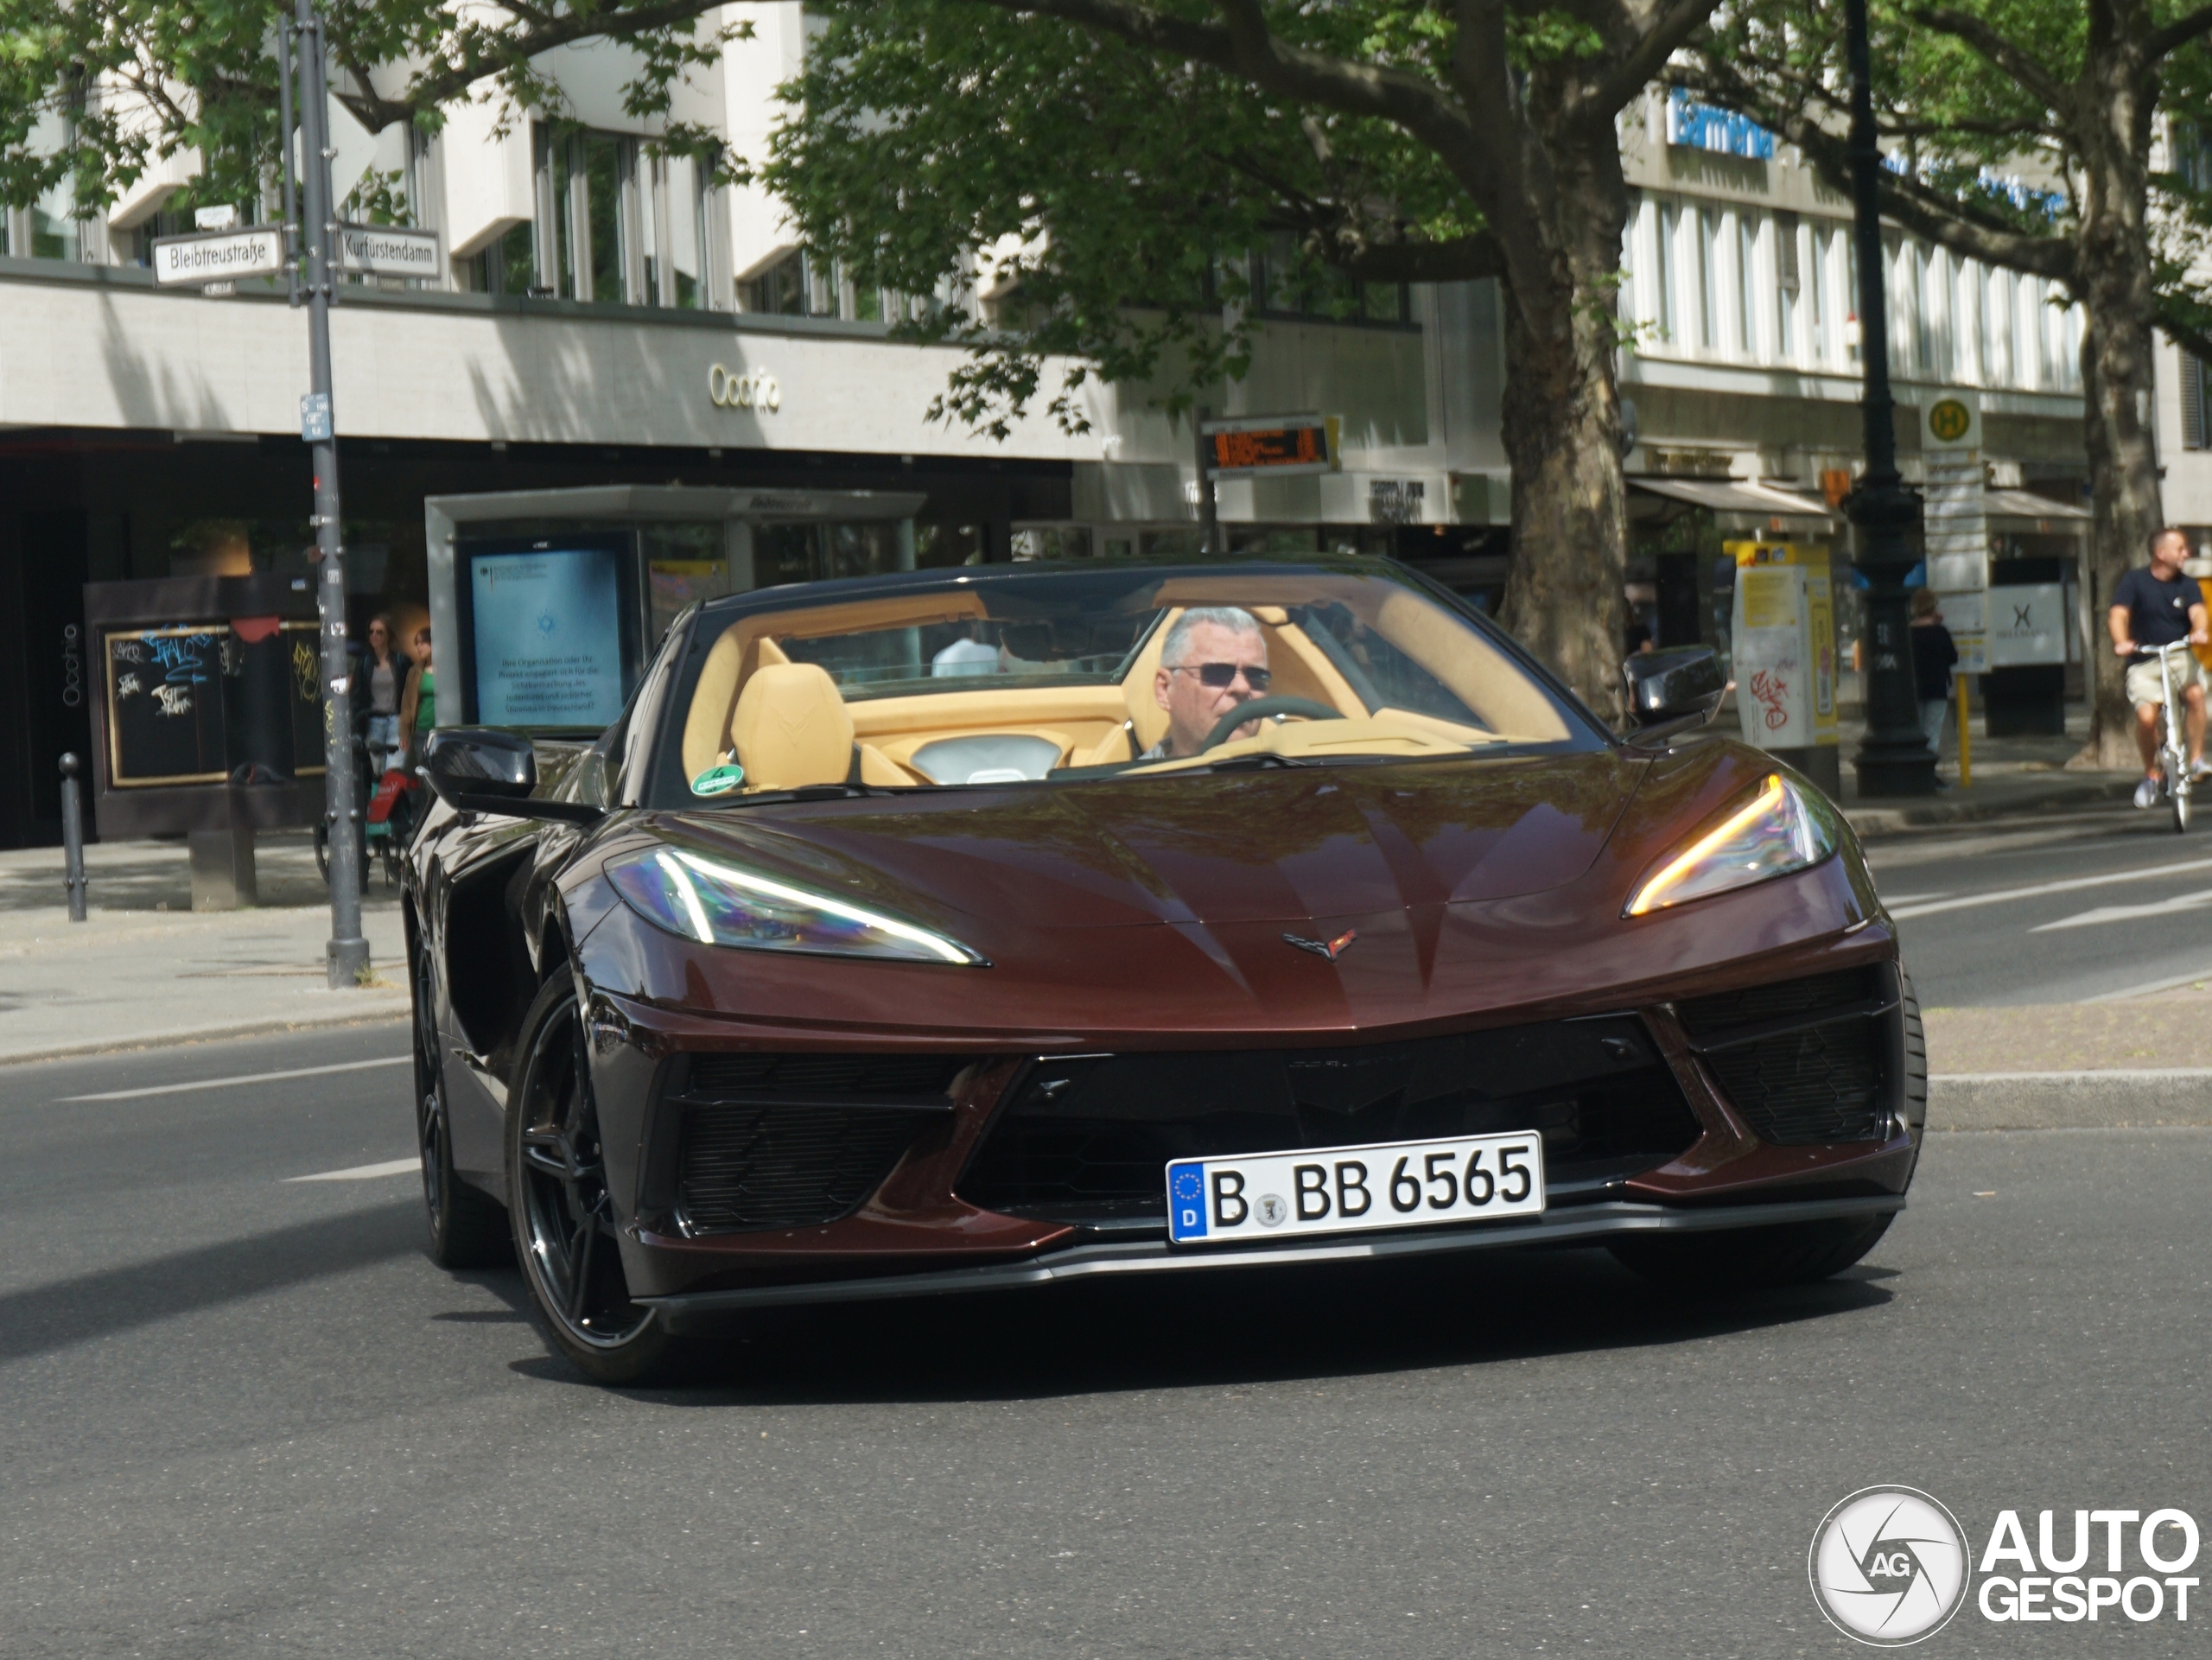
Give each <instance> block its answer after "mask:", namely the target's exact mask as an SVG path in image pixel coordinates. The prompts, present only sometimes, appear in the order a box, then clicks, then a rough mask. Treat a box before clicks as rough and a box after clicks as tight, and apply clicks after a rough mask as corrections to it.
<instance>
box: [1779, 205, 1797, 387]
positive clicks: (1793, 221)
mask: <svg viewBox="0 0 2212 1660" xmlns="http://www.w3.org/2000/svg"><path fill="white" fill-rule="evenodd" d="M1798 273H1799V266H1798V263H1797V215H1796V214H1795V213H1777V214H1776V215H1775V216H1774V355H1775V356H1776V357H1777V359H1780V360H1781V361H1782V362H1784V363H1789V362H1793V361H1795V360H1796V356H1797V299H1798V292H1799V289H1800V287H1801V286H1802V284H1801V282H1800V278H1799V274H1798Z"/></svg>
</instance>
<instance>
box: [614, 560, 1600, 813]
mask: <svg viewBox="0 0 2212 1660" xmlns="http://www.w3.org/2000/svg"><path fill="white" fill-rule="evenodd" d="M777 598H778V600H779V601H781V602H780V603H779V604H776V605H774V606H773V607H772V608H770V607H762V606H761V605H760V601H757V600H755V601H753V605H752V607H750V608H748V607H747V605H746V603H745V601H728V602H725V603H724V604H722V605H720V606H715V607H709V608H708V609H707V610H706V611H705V612H702V614H701V616H700V619H699V622H698V625H697V629H696V633H695V637H694V641H693V646H692V649H691V652H690V659H691V663H692V665H693V671H692V672H691V673H690V675H688V676H687V679H688V681H689V684H688V686H687V687H686V688H685V692H684V695H683V696H682V697H680V698H679V700H678V707H677V709H675V710H673V711H672V712H671V719H672V720H673V721H674V722H677V726H676V728H675V730H674V731H672V732H671V749H678V748H680V760H679V758H678V757H677V755H675V754H671V760H679V766H680V777H679V778H677V779H669V778H668V777H667V775H668V774H671V773H677V770H678V769H677V767H676V766H664V768H663V769H662V770H663V774H664V782H663V783H662V784H661V785H659V786H658V787H657V788H656V790H655V794H656V796H657V797H659V798H663V799H662V802H661V805H696V804H698V803H702V802H707V801H716V800H721V801H729V802H733V803H734V802H740V801H743V800H745V799H747V798H750V797H753V796H757V795H760V794H762V793H766V792H779V791H788V790H792V789H799V788H805V787H808V786H810V785H849V786H852V787H856V788H891V789H902V788H903V789H943V788H953V787H966V786H975V785H1012V784H1021V783H1031V782H1034V783H1053V782H1057V783H1067V784H1072V783H1082V782H1087V781H1090V780H1092V779H1099V778H1103V777H1120V776H1128V775H1150V774H1154V773H1159V774H1173V773H1192V774H1197V775H1202V776H1203V775H1206V774H1210V773H1216V772H1219V771H1223V770H1228V769H1231V768H1236V767H1249V766H1326V765H1332V764H1350V763H1354V762H1360V761H1374V760H1414V759H1421V758H1427V757H1445V756H1465V755H1469V754H1491V753H1503V752H1504V751H1505V750H1507V749H1509V748H1510V749H1513V750H1516V751H1518V750H1522V749H1525V748H1526V747H1529V746H1538V747H1554V746H1567V747H1585V746H1586V745H1588V744H1590V743H1593V742H1596V741H1599V739H1598V738H1597V737H1596V735H1594V734H1593V733H1592V732H1591V731H1590V730H1589V729H1588V728H1587V727H1586V725H1585V723H1584V722H1581V721H1580V720H1578V719H1577V718H1576V717H1575V716H1574V715H1573V713H1572V712H1571V711H1570V710H1569V709H1568V708H1567V705H1566V703H1564V702H1563V701H1562V700H1561V699H1560V697H1559V696H1558V695H1557V694H1556V693H1555V692H1554V690H1552V689H1551V688H1550V687H1549V686H1548V685H1547V684H1545V683H1544V682H1543V681H1542V680H1541V678H1540V677H1537V676H1536V675H1535V674H1533V673H1531V672H1530V671H1529V670H1528V668H1527V667H1526V666H1525V665H1523V664H1522V661H1521V660H1520V659H1519V658H1517V657H1516V655H1515V654H1514V653H1513V652H1511V651H1510V649H1508V648H1507V647H1506V646H1504V645H1503V643H1502V642H1501V641H1500V640H1499V639H1497V637H1496V636H1495V635H1494V634H1493V633H1491V632H1490V631H1489V629H1488V628H1487V627H1485V626H1484V625H1482V624H1480V623H1478V622H1477V621H1475V620H1473V619H1471V617H1469V616H1467V615H1466V614H1464V613H1462V612H1460V611H1459V610H1458V609H1457V608H1455V607H1452V606H1451V605H1449V604H1447V603H1445V602H1443V601H1440V600H1438V599H1437V598H1435V597H1434V596H1433V595H1431V594H1430V593H1428V592H1427V590H1425V589H1424V588H1421V587H1420V586H1418V585H1416V584H1415V583H1414V582H1411V581H1409V580H1408V579H1407V578H1406V577H1405V576H1403V575H1402V574H1401V573H1399V572H1397V571H1395V569H1392V568H1390V567H1388V566H1383V565H1372V566H1369V565H1363V566H1359V567H1357V568H1334V567H1330V568H1313V569H1309V568H1302V567H1283V566H1257V567H1236V566H1224V567H1217V568H1216V567H1167V568H1163V567H1160V566H1141V565H1132V566H1122V567H1116V566H1111V565H1103V564H1102V565H1085V566H1069V567H1064V568H1057V569H1052V568H1039V567H1036V566H1027V567H1021V568H1018V569H1014V570H1010V571H1007V572H1005V573H976V572H973V571H962V572H947V573H946V574H945V575H944V576H943V577H941V578H929V579H923V580H920V581H915V580H912V579H907V580H903V581H900V582H896V583H884V582H861V583H855V584H851V585H847V584H840V583H823V584H819V585H816V586H815V587H814V588H811V589H798V590H786V591H785V592H784V593H780V594H779V595H778V596H777ZM733 613H734V614H733ZM679 733H680V738H678V737H677V734H679ZM664 753H666V752H664ZM671 784H673V785H674V786H675V787H673V788H671V787H670V785H671Z"/></svg>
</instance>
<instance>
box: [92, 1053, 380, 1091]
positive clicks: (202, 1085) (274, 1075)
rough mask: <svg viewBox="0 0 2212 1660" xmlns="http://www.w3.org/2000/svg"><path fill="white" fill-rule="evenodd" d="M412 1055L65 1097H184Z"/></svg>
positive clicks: (362, 1067) (358, 1069)
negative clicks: (198, 1092) (187, 1094)
mask: <svg viewBox="0 0 2212 1660" xmlns="http://www.w3.org/2000/svg"><path fill="white" fill-rule="evenodd" d="M412 1059H414V1057H413V1056H412V1055H387V1056H385V1058H384V1059H381V1060H342V1061H340V1062H339V1063H338V1064H337V1065H332V1066H295V1067H293V1068H292V1069H291V1070H290V1071H289V1072H247V1073H245V1074H244V1075H242V1076H240V1077H238V1078H201V1079H200V1081H199V1082H198V1083H196V1084H149V1085H148V1086H147V1087H146V1088H144V1089H143V1090H103V1091H101V1092H100V1093H99V1094H98V1095H65V1096H62V1097H60V1101H61V1102H70V1101H136V1100H137V1099H138V1098H139V1097H142V1096H148V1095H182V1094H184V1093H186V1092H187V1091H191V1090H227V1089H230V1088H232V1087H233V1086H235V1085H237V1084H275V1083H277V1082H279V1081H280V1080H282V1079H283V1078H321V1077H323V1076H325V1075H326V1074H327V1073H331V1072H364V1071H365V1070H367V1069H368V1068H369V1067H372V1066H404V1065H407V1064H408V1063H409V1062H410V1060H412Z"/></svg>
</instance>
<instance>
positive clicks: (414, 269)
mask: <svg viewBox="0 0 2212 1660" xmlns="http://www.w3.org/2000/svg"><path fill="white" fill-rule="evenodd" d="M338 264H339V269H340V270H343V271H345V272H346V273H347V274H348V275H351V276H359V277H423V278H424V279H425V280H426V281H429V282H433V283H435V282H437V281H439V280H441V279H442V277H444V276H445V274H446V251H445V244H444V243H443V242H442V241H441V240H440V239H439V237H438V233H437V232H435V231H417V230H415V229H413V228H411V227H410V226H404V225H341V226H339V227H338Z"/></svg>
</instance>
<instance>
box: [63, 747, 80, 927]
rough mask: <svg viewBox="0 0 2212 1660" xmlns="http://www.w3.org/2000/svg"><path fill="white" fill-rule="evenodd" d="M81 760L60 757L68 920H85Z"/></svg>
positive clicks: (64, 882) (64, 881) (70, 756)
mask: <svg viewBox="0 0 2212 1660" xmlns="http://www.w3.org/2000/svg"><path fill="white" fill-rule="evenodd" d="M78 766H79V762H78V760H77V758H76V756H74V755H64V756H62V758H61V870H62V875H61V885H62V886H63V887H66V888H67V889H68V890H69V920H70V921H72V922H82V921H83V920H84V919H85V809H84V805H83V804H82V803H81V802H79V800H78V798H77V771H78Z"/></svg>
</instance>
